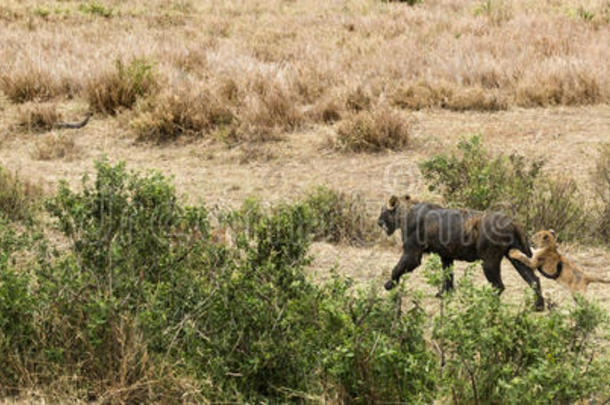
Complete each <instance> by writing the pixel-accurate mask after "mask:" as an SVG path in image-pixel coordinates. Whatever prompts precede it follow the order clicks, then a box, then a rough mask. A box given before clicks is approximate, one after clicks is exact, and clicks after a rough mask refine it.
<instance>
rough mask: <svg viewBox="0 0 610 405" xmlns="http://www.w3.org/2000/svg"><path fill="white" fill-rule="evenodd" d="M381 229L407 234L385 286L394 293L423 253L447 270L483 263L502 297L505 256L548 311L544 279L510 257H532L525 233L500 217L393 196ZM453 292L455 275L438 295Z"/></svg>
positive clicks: (539, 306)
mask: <svg viewBox="0 0 610 405" xmlns="http://www.w3.org/2000/svg"><path fill="white" fill-rule="evenodd" d="M377 223H378V225H379V226H380V227H381V228H383V229H384V230H385V232H386V233H387V234H388V235H392V234H393V233H394V231H396V229H400V230H401V232H402V243H403V245H402V249H403V252H402V256H401V258H400V260H399V261H398V264H396V266H395V267H394V269H393V270H392V278H391V280H389V281H388V282H387V283H386V284H385V288H386V289H388V290H389V289H391V288H393V287H394V285H395V284H396V283H398V281H399V279H400V276H402V275H403V274H404V273H405V272H411V271H413V270H415V268H416V267H417V266H419V265H420V263H421V258H422V255H423V254H424V253H437V254H438V255H439V256H440V257H441V261H442V264H443V267H444V268H449V267H450V266H451V265H452V264H453V261H454V260H463V261H467V262H474V261H477V260H481V261H482V262H483V272H484V273H485V277H487V280H488V281H489V282H490V283H491V284H492V285H493V286H494V287H496V288H497V289H498V290H499V292H502V291H503V290H504V284H503V283H502V278H501V277H500V263H501V261H502V258H503V257H506V258H508V259H509V260H510V262H511V263H512V265H513V266H514V267H515V268H516V269H517V271H518V272H519V274H520V275H521V277H522V278H523V279H524V280H525V281H526V282H527V283H528V284H530V286H532V288H533V289H534V291H535V292H536V295H537V299H536V309H537V310H540V311H541V310H543V309H544V300H543V298H542V293H541V291H540V280H539V279H538V277H536V275H535V274H534V272H533V270H532V269H530V268H528V267H527V266H525V265H524V264H523V263H521V262H520V261H518V260H515V259H512V258H510V257H508V251H509V250H510V249H512V248H514V249H517V250H518V251H520V252H522V253H524V256H525V257H528V256H531V255H532V252H531V251H530V248H529V244H528V243H527V241H526V239H525V236H524V234H523V232H522V231H521V228H520V227H519V226H518V225H517V224H515V222H514V221H513V220H512V219H510V218H509V217H507V216H506V215H504V214H501V213H499V212H481V211H474V210H455V209H447V208H443V207H441V206H439V205H436V204H431V203H426V202H417V201H414V200H412V199H411V197H409V196H408V195H407V196H404V197H400V198H398V197H396V196H392V197H391V198H390V200H389V201H388V203H387V206H385V207H383V208H382V210H381V215H379V220H378V221H377ZM451 289H453V274H451V275H450V276H449V278H448V280H447V281H446V282H445V283H444V285H443V286H442V289H441V291H440V292H439V295H440V294H442V293H443V292H444V291H447V290H451Z"/></svg>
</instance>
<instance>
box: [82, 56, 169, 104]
mask: <svg viewBox="0 0 610 405" xmlns="http://www.w3.org/2000/svg"><path fill="white" fill-rule="evenodd" d="M156 89H157V79H156V77H155V75H154V72H153V65H152V63H150V62H149V61H147V60H146V59H139V58H134V59H132V60H131V61H130V62H129V64H127V65H126V64H125V63H124V62H123V61H122V60H121V59H117V60H116V61H115V67H114V69H111V70H107V71H105V72H103V73H102V74H100V75H99V76H96V77H94V78H92V79H90V80H89V82H88V83H87V85H86V86H85V97H86V98H87V100H88V101H89V105H90V108H91V109H92V110H93V111H96V112H100V113H103V114H110V115H114V114H117V113H118V112H119V111H120V110H121V109H129V108H131V107H133V105H134V104H135V103H136V101H137V100H138V99H139V98H141V97H144V96H147V95H149V94H151V93H153V91H155V90H156Z"/></svg>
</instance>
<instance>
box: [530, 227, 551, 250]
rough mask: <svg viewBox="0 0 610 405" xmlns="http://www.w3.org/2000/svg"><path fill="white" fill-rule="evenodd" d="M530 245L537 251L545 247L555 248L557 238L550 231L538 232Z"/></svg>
mask: <svg viewBox="0 0 610 405" xmlns="http://www.w3.org/2000/svg"><path fill="white" fill-rule="evenodd" d="M532 243H533V244H534V247H535V248H537V249H543V248H547V247H555V245H556V244H557V238H556V236H555V231H554V230H552V229H549V230H548V231H547V230H542V231H538V232H536V233H535V234H534V236H532Z"/></svg>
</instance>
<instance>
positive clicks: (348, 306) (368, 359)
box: [314, 277, 438, 403]
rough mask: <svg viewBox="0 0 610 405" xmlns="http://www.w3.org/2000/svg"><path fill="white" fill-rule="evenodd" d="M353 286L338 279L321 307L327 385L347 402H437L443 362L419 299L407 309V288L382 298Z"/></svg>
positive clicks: (327, 289) (329, 286)
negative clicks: (428, 331) (431, 341)
mask: <svg viewBox="0 0 610 405" xmlns="http://www.w3.org/2000/svg"><path fill="white" fill-rule="evenodd" d="M350 287H351V281H350V280H349V279H343V278H339V277H334V278H333V280H331V282H329V283H328V284H327V285H325V286H324V288H323V290H322V291H323V293H324V295H323V297H324V298H325V299H323V300H320V302H319V303H318V306H319V307H320V315H319V318H320V323H321V325H320V327H319V328H318V331H317V336H316V337H315V338H314V339H316V342H318V343H317V344H318V346H319V347H321V348H323V349H322V351H321V360H322V367H323V368H322V369H323V372H324V380H325V386H326V387H328V389H329V390H331V393H334V394H335V395H336V396H337V397H338V399H339V401H340V402H341V403H431V402H432V400H433V399H434V397H435V390H436V388H437V387H436V383H437V375H438V358H437V356H436V355H435V353H434V352H433V351H432V350H431V349H430V348H429V347H428V345H427V342H426V339H425V336H424V335H425V333H424V331H425V324H426V320H427V315H426V313H425V311H424V310H423V309H422V308H421V307H420V301H419V298H417V297H415V299H413V304H412V305H409V306H408V307H407V306H406V305H403V302H402V301H403V298H405V297H406V294H405V292H404V290H402V289H398V290H396V291H395V292H393V293H392V294H391V295H390V296H380V295H379V293H378V292H377V290H375V289H374V288H370V289H368V290H367V289H359V290H357V291H356V292H353V291H352V290H353V289H352V288H350ZM405 307H407V308H405Z"/></svg>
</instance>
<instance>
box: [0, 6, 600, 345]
mask: <svg viewBox="0 0 610 405" xmlns="http://www.w3.org/2000/svg"><path fill="white" fill-rule="evenodd" d="M609 21H610V3H609V2H608V1H601V0H591V1H527V0H515V1H499V0H497V1H457V0H429V1H428V0H425V1H423V2H422V3H419V4H415V5H414V6H409V5H407V4H406V3H394V2H392V3H386V2H378V1H373V0H353V1H319V0H307V1H290V0H277V1H275V0H266V1H262V0H261V1H213V0H212V1H204V0H201V1H200V0H191V1H188V0H176V1H170V0H154V1H139V0H134V1H130V2H122V1H118V0H117V1H104V2H81V1H33V0H25V1H16V0H8V1H4V2H2V4H1V5H0V38H1V41H0V60H1V61H2V62H1V63H0V91H1V93H0V94H1V96H0V136H1V141H0V142H1V144H0V163H1V164H2V166H3V167H5V168H7V169H9V170H10V171H14V172H16V173H18V175H19V176H20V177H21V178H23V179H26V180H28V181H31V182H34V183H38V184H41V185H42V186H43V188H44V189H45V190H46V192H51V191H52V190H54V189H55V187H56V186H57V184H58V181H59V180H60V179H66V180H68V182H69V183H70V184H71V185H73V186H75V187H78V184H79V181H80V178H81V176H82V174H83V173H84V172H87V171H89V172H91V171H92V168H93V161H94V160H95V159H99V158H101V157H103V156H106V157H108V159H109V160H110V161H112V162H115V161H120V160H124V161H125V162H126V163H127V166H128V167H129V168H134V169H136V168H137V169H144V168H146V169H148V168H151V169H153V168H154V169H159V170H161V171H162V172H163V173H166V174H170V175H173V176H174V183H175V184H176V186H177V189H178V191H179V193H180V194H181V195H182V198H183V199H184V200H185V201H188V202H203V203H204V204H205V205H206V206H208V207H210V208H211V209H212V211H214V210H215V209H217V208H218V207H238V206H239V205H240V204H241V203H242V201H243V200H244V199H245V198H247V197H250V196H255V197H258V198H260V199H262V200H263V201H265V202H269V203H274V202H279V201H292V200H296V199H298V198H301V197H302V196H303V195H305V193H307V192H308V191H310V190H312V189H313V188H314V187H315V186H318V185H326V186H329V187H331V188H333V189H336V190H339V191H343V192H348V193H357V194H359V195H361V196H363V197H364V199H365V201H366V203H367V205H366V207H367V212H368V214H369V218H370V221H371V222H374V221H376V217H377V214H378V211H379V209H380V207H381V205H382V204H383V202H384V201H385V199H386V198H387V197H388V196H389V195H390V194H392V193H405V192H408V193H410V194H412V195H415V196H421V197H426V198H431V199H435V200H437V201H438V200H439V197H438V196H435V195H432V194H431V193H430V192H429V191H428V190H427V188H426V185H425V183H424V182H423V179H422V176H421V175H420V173H419V169H418V163H419V162H421V161H422V160H423V159H426V158H429V157H431V156H433V155H435V154H439V153H444V152H446V151H447V150H451V149H453V148H454V147H455V145H456V143H457V142H458V140H460V139H462V138H463V137H465V136H469V135H472V134H481V136H482V139H483V141H484V143H485V145H486V147H487V148H488V149H489V150H490V151H492V152H497V153H511V152H518V153H520V154H523V155H525V156H527V157H528V158H540V157H542V158H544V159H545V160H546V164H545V166H544V170H545V171H546V172H549V173H555V172H559V173H562V174H567V175H569V176H570V177H572V178H574V179H576V180H578V182H579V184H581V187H582V191H583V192H584V193H585V195H586V196H589V197H590V198H593V196H592V194H593V192H592V190H591V180H590V179H591V173H592V171H593V169H594V167H595V164H596V158H597V154H598V147H599V146H600V145H601V144H603V143H605V142H609V141H610V104H609V102H610V79H609V78H610V71H609V69H610V65H609V64H608V61H609V60H610V46H609V38H610V25H609ZM134 60H137V61H140V62H138V63H140V65H144V68H142V74H143V75H144V76H146V77H145V79H144V82H145V85H144V88H137V89H134V88H128V89H127V90H117V91H116V92H114V93H113V89H117V88H120V87H121V85H122V84H123V83H122V82H121V80H122V79H120V78H119V79H118V80H119V81H118V82H116V81H113V80H116V71H117V70H118V68H117V61H121V63H122V64H123V65H124V66H136V68H137V65H134V64H132V65H130V63H132V61H134ZM134 69H135V68H134ZM113 75H114V76H113ZM146 80H149V81H150V83H148V82H146ZM125 99H127V100H125ZM36 109H43V110H44V109H47V110H46V111H47V112H48V111H50V113H49V114H50V118H48V115H47V120H48V121H49V123H48V125H47V127H45V126H44V125H43V126H42V129H36V130H34V129H32V127H31V125H29V123H31V119H30V120H28V118H27V117H28V114H30V112H31V111H35V110H36ZM89 110H92V111H94V113H95V114H94V116H93V118H92V119H91V121H90V122H89V124H88V125H87V126H85V127H83V128H81V129H77V130H58V129H54V128H53V124H54V123H56V122H58V121H71V122H74V121H78V120H80V119H81V118H82V117H83V116H84V114H85V112H86V111H89ZM377 112H379V114H380V116H381V117H390V118H389V119H391V120H392V122H395V123H396V125H397V126H398V127H400V129H399V131H404V132H405V133H408V143H407V144H406V146H403V145H401V147H400V148H393V147H390V148H381V149H382V150H381V151H373V152H368V151H366V150H364V151H351V150H350V149H349V146H347V147H346V146H345V145H343V144H342V143H341V139H337V137H338V135H337V133H340V132H341V128H342V126H343V127H345V126H346V125H348V124H349V123H350V122H353V121H354V120H355V119H356V117H358V116H363V114H373V115H374V114H376V113H377ZM54 114H55V115H54ZM383 114H387V115H383ZM381 120H383V118H381ZM43 121H44V120H43ZM376 122H379V121H376ZM587 198H588V197H587ZM380 232H381V231H380ZM395 242H396V243H393V244H389V243H379V242H378V243H374V244H368V245H365V246H363V247H362V246H361V247H357V246H348V245H345V244H328V243H323V242H317V243H315V244H314V245H313V248H312V253H313V255H314V256H315V261H314V263H313V265H311V273H312V274H313V277H314V278H316V279H325V278H326V277H327V273H328V270H329V268H331V267H332V266H337V267H338V269H339V271H340V272H342V273H345V274H349V275H351V276H353V277H354V278H355V279H356V280H360V281H368V280H371V279H376V280H378V282H379V283H380V284H381V283H382V282H383V280H384V279H385V278H386V277H387V276H388V275H389V272H390V270H391V268H392V267H393V266H394V264H395V263H396V261H397V260H398V258H399V255H400V247H399V244H398V241H397V240H395ZM561 247H562V250H563V251H564V252H565V253H566V254H567V255H568V256H570V257H572V258H573V259H574V260H575V261H576V262H577V263H578V264H580V265H581V266H582V267H583V268H585V269H588V270H589V271H592V272H595V273H597V274H600V275H605V276H606V277H608V278H610V251H609V250H608V247H607V246H604V245H601V244H594V245H583V244H580V243H571V244H567V243H566V244H563V245H562V246H561ZM461 267H462V265H461V264H459V265H458V268H461ZM502 270H503V278H504V282H505V285H506V287H507V289H506V291H505V293H504V295H503V297H504V298H503V299H504V300H505V301H511V302H512V301H520V300H522V297H523V290H524V288H525V284H524V282H523V281H522V280H521V278H520V277H519V276H518V275H517V273H516V271H514V269H513V268H512V267H511V266H510V264H508V262H506V261H505V262H504V263H503V266H502ZM459 275H460V272H459V270H458V272H457V276H458V277H459ZM477 280H478V282H480V283H481V284H483V283H485V281H484V277H483V275H482V273H480V274H477ZM403 282H405V283H408V286H409V287H408V289H410V288H417V289H422V288H423V289H424V291H426V293H427V298H426V303H427V304H428V305H426V310H427V311H430V313H434V311H436V310H437V304H436V302H435V300H434V298H433V295H434V293H435V291H432V290H431V288H430V287H429V286H426V285H425V283H424V281H423V276H422V274H421V272H417V271H416V272H415V273H413V275H411V276H409V277H408V278H405V279H404V281H403ZM542 289H543V293H544V295H545V296H546V297H547V298H550V299H551V300H552V301H553V302H555V303H560V305H570V304H571V298H570V295H569V292H568V291H567V289H565V288H564V287H562V286H560V285H558V284H557V283H555V282H554V281H550V280H546V279H542ZM587 295H588V297H590V298H594V299H596V300H597V301H598V302H599V303H600V305H601V306H602V307H603V308H605V309H606V310H608V311H610V286H607V285H601V284H593V285H591V286H590V288H589V292H588V294H587ZM605 343H606V344H607V342H605Z"/></svg>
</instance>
